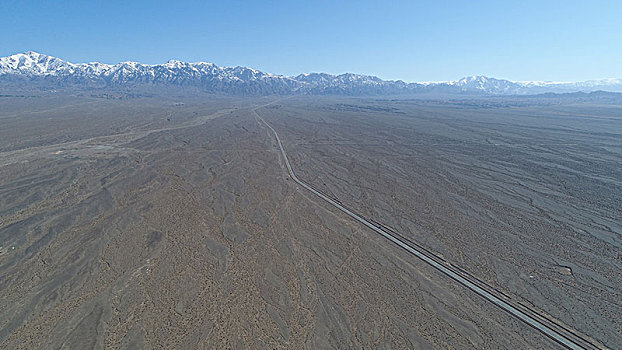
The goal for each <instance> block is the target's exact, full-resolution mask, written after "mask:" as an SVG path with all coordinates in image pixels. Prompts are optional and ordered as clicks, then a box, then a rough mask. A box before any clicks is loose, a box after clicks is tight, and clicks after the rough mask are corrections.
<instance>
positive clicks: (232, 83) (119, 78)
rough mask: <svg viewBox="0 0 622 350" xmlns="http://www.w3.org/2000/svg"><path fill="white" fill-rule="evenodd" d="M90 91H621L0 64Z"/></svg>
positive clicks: (21, 75) (17, 74)
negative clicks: (112, 88)
mask: <svg viewBox="0 0 622 350" xmlns="http://www.w3.org/2000/svg"><path fill="white" fill-rule="evenodd" d="M16 80H17V81H20V82H21V83H22V84H24V83H26V82H30V83H33V84H34V83H42V82H45V84H48V85H52V86H54V85H59V86H71V85H78V86H79V85H81V84H82V85H84V84H86V85H88V86H93V87H106V86H118V87H131V86H134V85H142V84H152V85H173V86H192V87H197V88H200V89H202V90H205V91H210V92H219V93H233V94H259V95H261V94H294V93H297V94H338V95H380V94H387V95H388V94H412V93H425V92H429V93H447V94H490V95H513V94H535V93H544V92H574V91H586V92H589V91H596V90H606V91H622V79H603V80H591V81H585V82H578V83H557V82H512V81H508V80H503V79H495V78H488V77H485V76H471V77H465V78H462V79H459V80H456V81H450V82H438V83H425V84H422V83H405V82H403V81H387V80H382V79H380V78H378V77H374V76H368V75H361V74H353V73H345V74H340V75H332V74H326V73H307V74H300V75H298V76H295V77H286V76H282V75H274V74H269V73H264V72H261V71H258V70H255V69H252V68H246V67H219V66H217V65H215V64H213V63H206V62H195V63H188V62H182V61H176V60H170V61H168V62H166V63H164V64H156V65H147V64H142V63H138V62H121V63H118V64H115V65H110V64H103V63H98V62H92V63H80V64H74V63H70V62H67V61H64V60H62V59H59V58H56V57H52V56H47V55H44V54H40V53H37V52H33V51H29V52H25V53H20V54H15V55H11V56H7V57H1V58H0V82H2V81H11V82H15V81H16Z"/></svg>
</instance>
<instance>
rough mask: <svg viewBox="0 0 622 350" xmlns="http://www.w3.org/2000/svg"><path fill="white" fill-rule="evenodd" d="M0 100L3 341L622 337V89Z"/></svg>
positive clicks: (131, 343)
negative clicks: (597, 92)
mask: <svg viewBox="0 0 622 350" xmlns="http://www.w3.org/2000/svg"><path fill="white" fill-rule="evenodd" d="M112 97H115V96H113V95H98V96H88V95H84V96H70V95H62V96H61V95H59V96H54V95H46V96H39V97H10V96H5V97H0V123H2V125H3V126H2V128H1V129H0V348H5V349H35V348H42V349H59V348H61V349H65V348H67V349H91V348H97V349H101V348H122V349H194V348H217V349H229V348H236V349H237V348H240V349H242V348H249V349H258V348H274V349H277V348H282V349H292V348H294V349H297V348H301V349H314V348H342V349H352V348H357V349H371V348H373V349H376V348H377V349H404V348H477V349H499V348H507V349H541V348H558V347H559V345H558V344H557V343H555V342H553V341H552V340H550V339H549V338H547V337H545V336H543V335H542V334H540V333H539V332H538V331H536V330H535V329H533V328H531V327H529V326H527V325H526V324H524V323H522V322H520V321H519V320H517V319H515V318H514V317H512V316H511V315H509V314H508V313H506V312H504V311H503V310H501V309H499V308H497V307H495V306H494V305H492V304H491V303H489V302H488V301H486V300H485V299H483V298H481V297H480V296H479V295H477V294H475V293H473V292H471V291H469V290H468V289H465V288H464V287H462V286H461V285H459V284H456V283H455V282H454V281H452V280H450V279H449V278H447V277H446V276H444V275H442V274H440V273H439V272H438V271H436V270H434V269H433V268H431V267H429V266H428V265H426V264H424V263H423V262H422V261H420V260H418V259H417V258H415V257H413V256H412V255H409V254H407V253H406V252H405V251H403V250H402V249H400V248H399V247H397V246H395V245H393V244H392V243H390V242H388V241H387V240H386V239H384V238H382V237H381V236H379V235H378V234H376V233H375V232H373V231H371V230H369V229H368V228H366V227H364V226H362V225H361V224H359V223H357V222H356V221H354V220H352V219H351V218H349V217H348V216H346V215H345V214H343V213H341V212H339V211H337V210H335V208H333V207H331V206H330V205H328V204H327V203H325V202H323V201H322V200H320V199H319V198H317V197H316V196H314V195H313V194H311V193H310V192H308V191H306V190H305V189H303V188H300V186H298V185H297V184H296V183H295V182H293V181H292V180H291V178H290V177H289V176H288V173H287V170H286V169H285V166H284V162H283V159H282V157H281V155H280V152H279V149H278V148H277V144H276V140H275V139H274V135H273V134H272V133H271V131H270V130H269V129H268V128H267V127H266V126H265V125H264V124H263V123H260V122H259V121H258V119H257V118H256V114H255V112H256V113H257V114H259V115H260V116H261V117H262V118H264V119H265V120H266V121H267V122H268V123H270V125H271V126H273V127H274V129H275V130H276V131H278V133H279V135H280V136H281V139H282V141H283V144H284V146H285V149H286V150H287V152H288V156H289V157H290V161H291V163H292V165H293V167H294V169H295V171H296V174H297V176H298V177H299V178H300V179H302V180H304V181H305V182H308V183H310V184H313V186H314V187H316V188H318V189H320V190H322V191H323V192H324V193H327V194H330V195H331V196H332V197H334V198H338V199H339V200H340V201H341V202H343V203H348V206H349V207H351V208H355V209H356V210H357V211H358V212H360V213H362V214H364V215H365V216H366V217H369V218H373V219H374V220H376V221H378V222H382V223H383V224H385V225H388V226H390V227H391V228H393V229H394V230H396V231H398V232H400V233H402V234H403V235H405V236H407V237H409V238H411V239H412V240H414V241H416V242H418V243H420V244H421V245H423V246H425V247H427V248H429V249H430V250H432V251H434V252H437V253H438V254H440V255H442V256H443V258H444V259H446V260H447V261H449V262H451V263H452V264H455V265H457V266H460V267H462V268H464V269H465V270H467V271H469V272H470V273H472V274H474V275H476V276H478V277H479V278H481V279H482V280H484V281H486V283H489V284H490V285H493V286H494V287H495V288H498V289H499V290H501V291H503V292H504V293H508V294H509V295H512V296H515V297H516V298H520V299H521V300H523V301H524V302H525V303H527V304H529V305H532V306H533V307H535V308H537V309H539V310H542V312H544V313H546V314H548V315H550V316H551V317H554V318H555V319H557V320H559V321H561V322H563V323H564V324H565V325H567V326H568V327H571V328H573V329H576V330H578V331H580V332H581V333H583V334H585V335H586V336H588V337H590V338H592V339H594V340H595V341H596V342H598V343H600V344H602V345H603V346H605V347H609V348H620V347H622V335H621V334H622V317H621V315H622V302H621V300H622V295H621V294H622V290H621V287H620V286H622V274H621V273H620V271H622V257H621V255H620V248H621V244H622V238H621V234H622V220H621V219H620V218H622V210H621V208H622V200H621V198H622V103H615V102H611V101H607V102H606V103H605V102H600V103H596V102H589V101H588V102H585V101H575V100H569V101H565V100H555V99H549V100H547V99H535V98H534V99H529V98H524V99H518V98H517V99H513V98H505V99H483V98H482V99H467V100H462V101H457V100H450V99H447V100H440V99H436V100H424V99H418V100H408V99H364V98H357V99H355V98H319V97H295V98H284V99H277V98H229V97H214V96H198V97H179V98H173V97H171V96H168V97H157V96H156V97H148V96H142V97H141V96H132V97H131V98H120V99H119V98H117V99H114V98H112Z"/></svg>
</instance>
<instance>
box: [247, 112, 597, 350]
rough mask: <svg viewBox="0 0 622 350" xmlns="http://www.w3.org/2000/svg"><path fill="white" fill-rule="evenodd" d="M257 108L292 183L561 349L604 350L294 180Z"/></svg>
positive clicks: (296, 179) (282, 150) (279, 141)
mask: <svg viewBox="0 0 622 350" xmlns="http://www.w3.org/2000/svg"><path fill="white" fill-rule="evenodd" d="M258 108H259V107H258ZM258 108H255V109H253V110H252V111H253V113H254V114H255V117H256V118H258V120H261V122H263V124H264V125H266V126H267V127H268V129H270V130H271V131H272V133H273V134H274V137H275V138H276V141H277V144H278V146H279V149H280V151H281V155H282V157H283V160H284V162H285V166H286V167H287V172H288V173H289V176H290V177H291V178H292V179H293V180H294V182H296V183H297V184H298V185H300V186H301V187H303V188H305V189H307V190H308V191H310V192H312V193H313V194H315V195H316V196H318V197H320V198H322V199H323V200H325V201H326V202H328V203H330V204H331V205H333V206H334V207H336V208H337V209H339V210H341V211H342V212H344V213H346V214H347V215H348V216H350V217H352V218H353V219H355V220H356V221H358V222H360V223H361V224H363V225H365V226H367V227H369V228H370V229H372V230H374V231H375V232H376V233H378V234H380V235H381V236H383V237H384V238H386V239H388V240H389V241H391V242H393V243H394V244H396V245H398V246H399V247H401V248H403V249H404V250H406V251H407V252H409V253H411V254H412V255H414V256H416V257H418V258H419V259H421V260H423V261H424V262H425V263H427V264H429V265H430V266H432V267H434V268H435V269H437V270H438V271H440V272H442V273H443V274H445V275H446V276H448V277H449V278H451V279H453V280H454V281H456V282H458V283H460V284H462V285H463V286H465V287H467V288H468V289H470V290H472V291H473V292H475V293H477V294H479V295H480V296H482V297H483V298H485V299H487V300H488V301H490V302H491V303H493V304H495V305H496V306H498V307H500V308H501V309H503V310H504V311H506V312H508V313H510V314H511V315H513V316H515V317H516V318H518V319H520V320H521V321H523V322H525V323H526V324H528V325H529V326H531V327H533V328H535V329H537V330H538V331H540V332H541V333H542V334H544V335H546V336H547V337H549V338H551V339H553V340H554V341H556V342H557V343H559V344H561V345H563V346H564V347H566V348H568V349H604V348H606V347H604V346H603V345H601V344H598V343H597V342H596V341H594V340H592V339H588V338H587V337H586V336H584V335H581V334H579V333H578V332H577V331H575V330H572V329H569V328H568V327H566V326H564V325H562V324H561V323H560V322H559V321H556V320H554V319H552V318H551V317H550V316H548V315H543V314H542V313H541V312H539V311H537V310H534V309H530V308H529V307H528V306H526V305H524V304H522V303H520V302H518V301H514V300H512V299H511V297H509V296H507V295H505V294H503V293H502V292H499V291H497V290H495V289H494V288H493V287H491V286H488V285H486V284H485V283H484V282H482V281H481V280H479V279H477V278H476V277H474V276H472V275H470V274H469V273H468V272H466V271H465V270H462V269H460V268H459V267H457V266H454V265H452V264H450V263H448V262H446V261H444V260H443V259H441V258H440V257H438V256H437V255H435V254H434V253H432V252H430V251H428V250H426V249H425V248H423V247H421V246H419V245H418V244H416V243H414V242H412V241H409V240H407V239H405V238H404V237H403V236H401V235H399V234H397V233H395V232H392V231H390V230H388V229H386V230H385V229H383V228H382V227H384V226H383V225H374V224H372V223H371V222H370V221H368V220H367V219H365V218H363V217H362V216H360V215H358V214H356V213H354V212H352V211H351V210H349V209H347V208H345V207H344V206H343V205H342V204H341V203H339V202H337V201H335V200H334V199H332V198H329V197H328V196H326V195H324V194H323V193H321V192H319V191H317V190H316V189H314V188H313V187H311V186H310V185H308V184H306V183H305V182H303V181H301V180H300V179H298V178H297V177H296V174H294V169H293V168H292V166H291V164H290V162H289V159H288V158H287V154H286V153H285V149H284V148H283V144H282V143H281V139H280V138H279V134H278V133H277V132H276V130H274V128H273V127H272V126H270V124H268V123H267V122H266V121H265V120H264V119H263V118H262V117H261V116H260V115H259V114H258V113H257V111H256V110H257V109H258Z"/></svg>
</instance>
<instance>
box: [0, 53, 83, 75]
mask: <svg viewBox="0 0 622 350" xmlns="http://www.w3.org/2000/svg"><path fill="white" fill-rule="evenodd" d="M74 66H75V65H73V64H71V63H69V62H65V61H63V60H61V59H60V58H56V57H52V56H47V55H44V54H40V53H38V52H34V51H28V52H25V53H20V54H15V55H11V56H8V57H2V58H0V74H2V73H8V72H21V73H23V74H27V75H41V74H53V73H56V72H60V71H68V70H71V69H72V68H74Z"/></svg>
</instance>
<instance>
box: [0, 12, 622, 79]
mask: <svg viewBox="0 0 622 350" xmlns="http://www.w3.org/2000/svg"><path fill="white" fill-rule="evenodd" d="M388 3H390V4H388ZM0 33H3V34H2V35H0V56H7V55H10V54H14V53H17V52H24V51H28V50H34V51H38V52H42V53H46V54H49V55H52V56H57V57H60V58H63V59H66V60H68V61H71V62H89V61H100V62H104V63H117V62H120V61H125V60H132V61H140V62H144V63H150V64H155V63H163V62H165V61H167V60H169V59H179V60H182V61H199V60H200V61H208V62H213V63H216V64H218V65H223V66H235V65H242V66H249V67H253V68H257V69H260V70H263V71H266V72H271V73H276V74H286V75H293V74H298V73H302V72H318V71H321V72H328V73H343V72H355V73H363V74H372V75H377V76H379V77H381V78H384V79H402V80H405V81H440V80H454V79H458V78H461V77H463V76H467V75H478V74H483V75H488V76H493V77H498V78H506V79H511V80H554V81H570V80H586V79H593V78H609V77H613V78H622V1H598V0H591V1H573V0H563V1H561V0H559V1H558V0H540V1H530V0H526V1H502V0H497V1H476V0H474V1H464V0H462V1H438V0H437V1H432V0H430V1H384V2H383V1H365V0H360V1H295V0H290V1H235V0H233V1H222V2H209V1H181V0H179V1H157V0H156V1H139V0H136V1H131V0H129V1H114V0H113V1H30V0H19V1H16V0H0Z"/></svg>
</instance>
